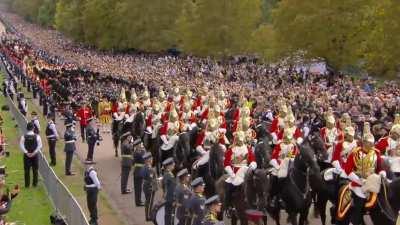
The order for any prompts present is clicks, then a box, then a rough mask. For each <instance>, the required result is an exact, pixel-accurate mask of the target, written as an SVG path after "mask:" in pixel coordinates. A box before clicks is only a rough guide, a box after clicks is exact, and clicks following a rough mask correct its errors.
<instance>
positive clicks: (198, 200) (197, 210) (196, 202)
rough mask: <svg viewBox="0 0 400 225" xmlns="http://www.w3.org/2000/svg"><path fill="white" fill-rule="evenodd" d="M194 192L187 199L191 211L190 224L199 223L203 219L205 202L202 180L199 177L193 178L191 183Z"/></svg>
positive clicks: (196, 224)
mask: <svg viewBox="0 0 400 225" xmlns="http://www.w3.org/2000/svg"><path fill="white" fill-rule="evenodd" d="M191 186H192V189H193V192H194V194H193V195H192V197H191V198H190V200H189V209H190V212H191V219H192V223H191V224H192V225H200V224H201V222H202V221H203V219H204V214H205V202H206V199H205V198H204V196H203V193H204V186H205V183H204V180H203V178H201V177H198V178H196V179H194V180H193V181H192V183H191Z"/></svg>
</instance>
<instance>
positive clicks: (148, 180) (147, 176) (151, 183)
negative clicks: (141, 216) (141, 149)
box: [140, 152, 158, 221]
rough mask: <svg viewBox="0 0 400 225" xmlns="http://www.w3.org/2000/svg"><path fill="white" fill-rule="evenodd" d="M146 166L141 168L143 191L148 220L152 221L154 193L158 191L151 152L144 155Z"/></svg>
mask: <svg viewBox="0 0 400 225" xmlns="http://www.w3.org/2000/svg"><path fill="white" fill-rule="evenodd" d="M143 160H144V166H143V167H142V169H141V170H140V175H141V176H142V178H143V192H144V196H145V199H146V201H145V203H144V207H145V208H144V210H145V214H146V221H151V209H152V208H153V201H154V194H155V193H156V191H157V189H158V186H157V171H156V170H155V169H154V168H152V164H153V156H152V155H151V153H150V152H146V153H145V154H144V155H143Z"/></svg>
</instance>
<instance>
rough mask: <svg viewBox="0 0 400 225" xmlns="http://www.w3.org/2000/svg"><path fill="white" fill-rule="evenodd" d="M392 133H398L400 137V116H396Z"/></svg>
mask: <svg viewBox="0 0 400 225" xmlns="http://www.w3.org/2000/svg"><path fill="white" fill-rule="evenodd" d="M390 133H396V134H398V135H400V115H399V114H396V115H395V117H394V122H393V126H392V128H391V129H390Z"/></svg>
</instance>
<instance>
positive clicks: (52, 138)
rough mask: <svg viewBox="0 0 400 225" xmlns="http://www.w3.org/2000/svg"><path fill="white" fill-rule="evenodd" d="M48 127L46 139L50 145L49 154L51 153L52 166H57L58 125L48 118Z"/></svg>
mask: <svg viewBox="0 0 400 225" xmlns="http://www.w3.org/2000/svg"><path fill="white" fill-rule="evenodd" d="M47 120H48V122H47V127H46V131H45V132H46V137H47V143H48V144H49V153H50V166H55V165H56V143H57V139H58V132H57V129H56V124H55V123H54V121H53V120H52V119H51V117H50V116H48V117H47Z"/></svg>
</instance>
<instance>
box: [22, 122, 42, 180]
mask: <svg viewBox="0 0 400 225" xmlns="http://www.w3.org/2000/svg"><path fill="white" fill-rule="evenodd" d="M26 129H27V132H26V134H25V135H23V136H22V137H21V140H20V148H21V151H22V152H23V153H24V175H25V187H29V186H30V170H31V168H32V173H33V186H34V187H36V185H37V182H38V169H39V152H40V151H41V149H42V139H41V138H40V136H39V135H37V134H35V133H34V132H33V129H34V125H33V123H32V122H30V123H28V124H27V126H26Z"/></svg>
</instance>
